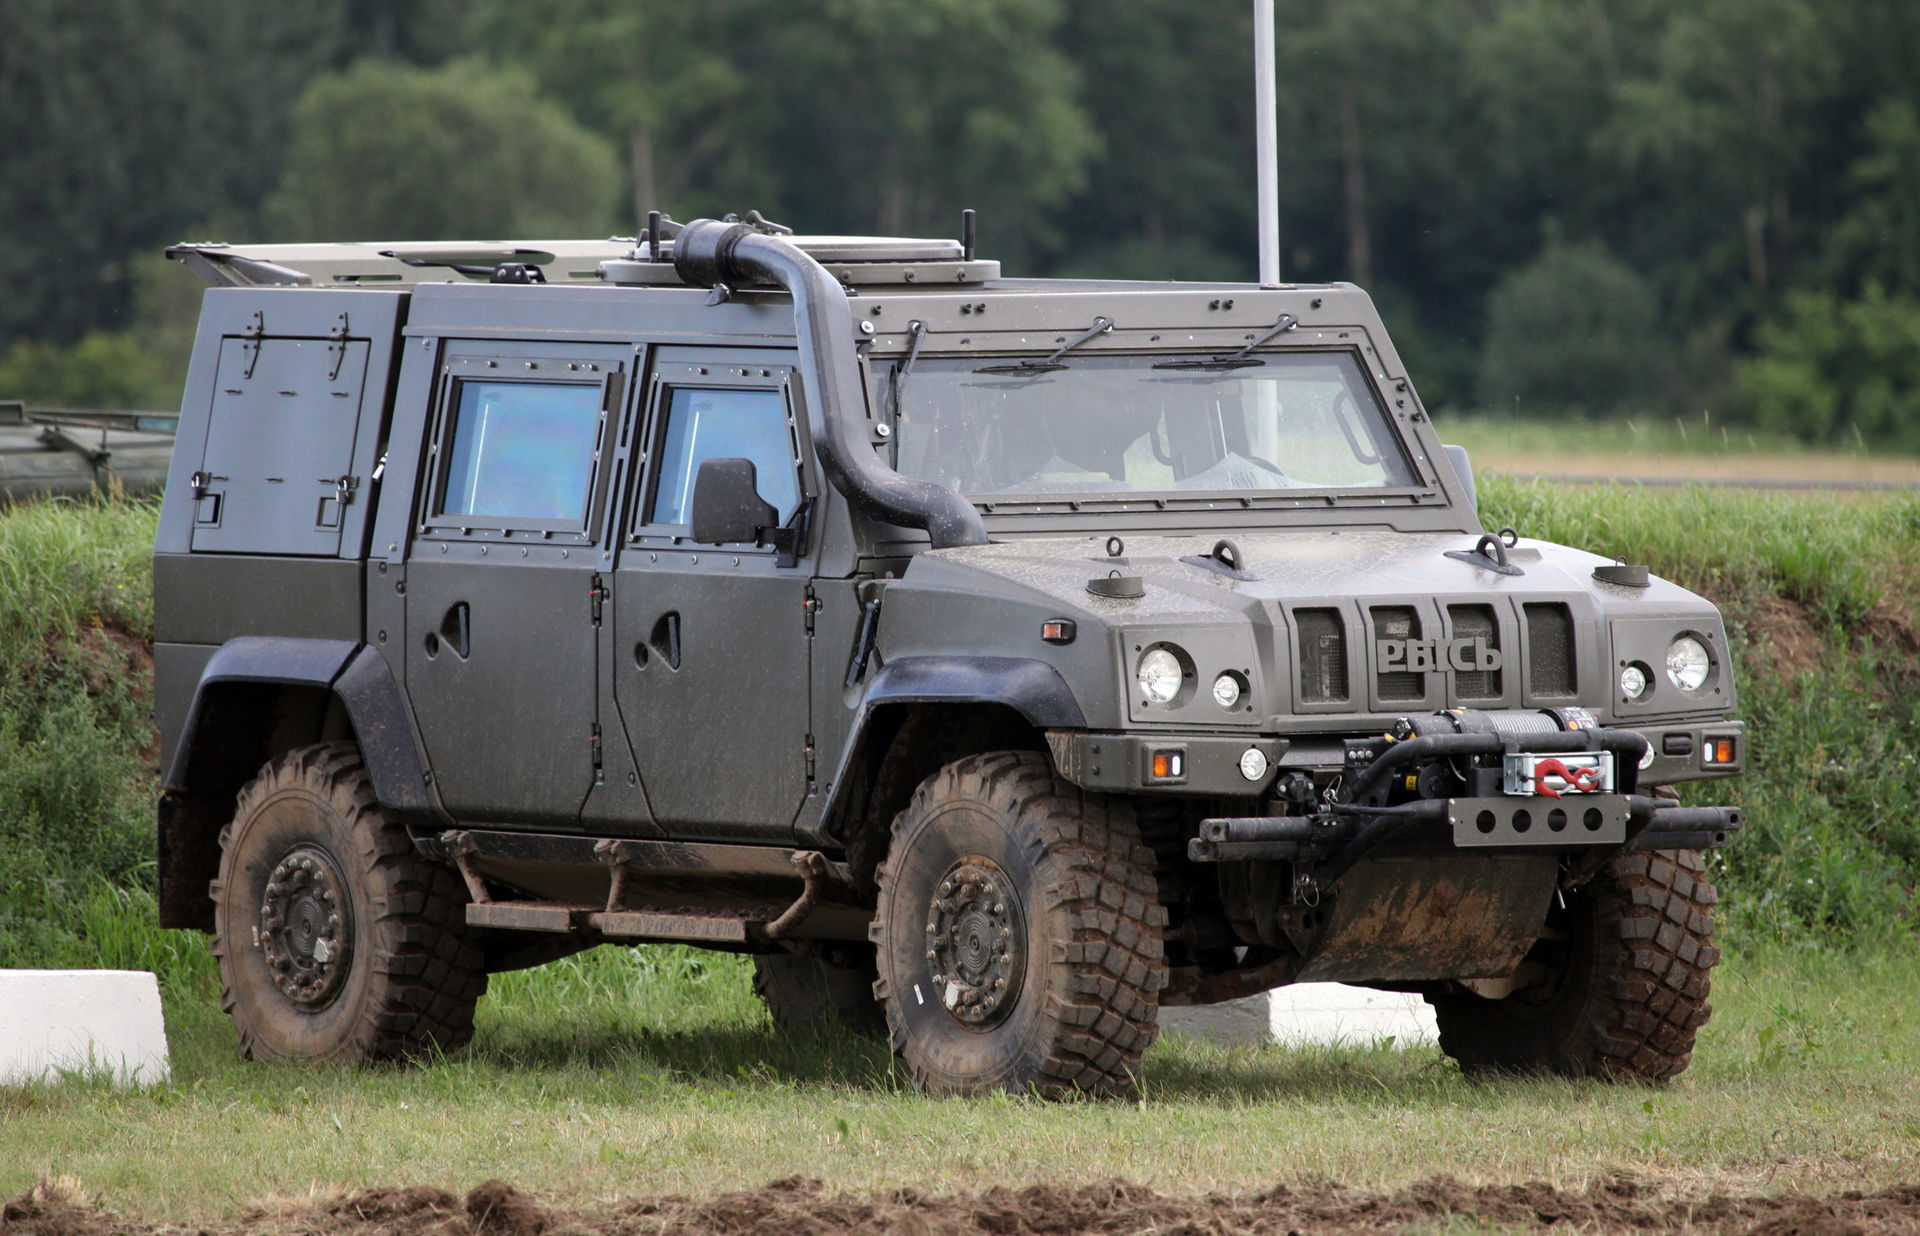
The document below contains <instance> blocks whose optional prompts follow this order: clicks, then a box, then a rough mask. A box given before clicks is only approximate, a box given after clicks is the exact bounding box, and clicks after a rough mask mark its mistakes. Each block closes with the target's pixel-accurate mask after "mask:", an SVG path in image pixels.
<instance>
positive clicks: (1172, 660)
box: [1135, 648, 1184, 704]
mask: <svg viewBox="0 0 1920 1236" xmlns="http://www.w3.org/2000/svg"><path fill="white" fill-rule="evenodd" d="M1183 676H1184V675H1183V674H1182V672H1181V669H1180V658H1179V657H1176V656H1174V655H1173V653H1172V652H1171V651H1170V650H1168V649H1165V648H1149V649H1147V652H1146V655H1144V656H1142V657H1141V658H1140V667H1139V669H1138V671H1137V672H1136V674H1135V677H1137V678H1138V679H1139V681H1140V691H1141V694H1143V695H1145V696H1146V697H1147V702H1148V703H1151V704H1164V703H1166V702H1167V701H1168V700H1171V699H1172V698H1173V697H1174V696H1176V695H1178V694H1180V680H1181V678H1182V677H1183Z"/></svg>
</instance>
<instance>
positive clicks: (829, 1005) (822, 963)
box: [753, 953, 887, 1039]
mask: <svg viewBox="0 0 1920 1236" xmlns="http://www.w3.org/2000/svg"><path fill="white" fill-rule="evenodd" d="M877 977H879V976H878V974H877V973H876V972H875V970H874V966H873V958H872V956H871V955H867V956H865V957H863V959H862V964H860V965H857V966H840V965H835V964H833V963H832V962H830V961H827V960H826V959H825V958H821V957H796V956H794V955H793V954H791V953H774V954H769V955H764V956H757V957H755V958H754V959H753V990H754V994H755V995H757V996H759V997H760V999H761V1001H762V1002H763V1003H764V1004H765V1005H766V1006H767V1012H769V1013H770V1014H772V1015H773V1024H774V1025H776V1026H778V1027H779V1028H780V1029H782V1030H789V1031H794V1032H796V1033H806V1032H809V1031H819V1030H824V1029H826V1028H827V1027H828V1026H841V1027H844V1028H845V1029H847V1030H850V1031H852V1032H853V1033H854V1034H857V1035H859V1036H860V1037H861V1038H866V1039H878V1038H883V1037H885V1035H886V1033H887V1015H886V1013H885V1012H883V1011H882V1010H881V1008H880V1001H879V1000H877V999H875V998H874V994H873V982H874V979H876V978H877Z"/></svg>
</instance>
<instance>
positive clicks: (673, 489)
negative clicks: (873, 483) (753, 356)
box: [648, 386, 800, 524]
mask: <svg viewBox="0 0 1920 1236" xmlns="http://www.w3.org/2000/svg"><path fill="white" fill-rule="evenodd" d="M709 459H750V460H752V461H753V466H754V471H755V473H756V480H757V482H758V485H759V490H760V496H761V497H762V498H765V499H766V500H767V501H768V502H769V503H771V504H772V505H773V506H775V507H777V508H778V509H779V511H780V521H781V522H782V523H785V522H786V520H787V518H788V517H789V516H791V515H792V514H793V512H794V508H796V507H797V506H799V505H800V478H799V474H798V472H797V471H796V468H795V462H794V446H793V433H792V431H791V430H790V429H789V428H788V421H787V406H786V397H785V396H784V395H783V394H782V393H781V392H780V391H777V390H744V389H739V388H733V389H727V388H714V389H701V388H697V387H686V386H681V387H675V388H674V389H673V390H672V391H671V392H669V396H668V400H667V408H666V428H665V432H664V433H663V434H662V436H661V444H660V483H659V485H658V486H657V487H656V488H655V490H654V494H653V507H652V510H651V511H650V513H649V521H648V522H650V523H656V524H686V523H691V522H692V519H693V483H694V479H695V478H696V477H698V476H699V474H700V465H701V464H702V463H704V462H706V461H707V460H709Z"/></svg>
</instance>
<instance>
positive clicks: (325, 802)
mask: <svg viewBox="0 0 1920 1236" xmlns="http://www.w3.org/2000/svg"><path fill="white" fill-rule="evenodd" d="M212 892H213V901H214V936H213V951H214V954H215V956H217V957H218V958H219V962H220V981H221V985H222V988H223V991H222V996H221V1007H223V1008H224V1009H225V1010H226V1011H227V1012H228V1013H229V1014H230V1015H231V1016H232V1017H233V1023H234V1027H235V1029H236V1030H237V1031H238V1032H239V1036H240V1049H241V1051H242V1052H243V1053H244V1054H245V1055H246V1056H247V1057H248V1058H250V1059H273V1058H279V1057H293V1058H300V1059H314V1060H329V1061H337V1062H341V1063H361V1062H370V1061H379V1060H393V1059H399V1058H403V1057H407V1056H414V1055H419V1054H423V1053H431V1052H434V1051H452V1050H454V1049H455V1048H457V1047H460V1046H461V1045H463V1044H464V1043H466V1041H467V1040H468V1039H469V1038H471V1037H472V1034H473V1010H474V1005H475V1003H476V1002H477V1001H478V1000H479V998H480V995H481V993H482V992H484V991H485V990H486V986H487V976H486V970H485V956H484V953H483V951H482V949H481V948H480V946H479V944H478V943H477V942H475V940H473V939H472V938H470V937H469V935H468V932H467V928H466V922H465V918H464V906H465V903H466V894H465V889H464V887H463V885H462V884H461V882H460V879H459V877H458V875H456V874H455V873H454V872H453V871H452V870H451V869H450V868H447V867H444V866H442V865H440V864H437V863H432V862H429V861H427V860H426V859H423V858H421V857H420V856H419V855H418V854H417V853H416V852H415V850H414V847H413V842H412V840H411V839H410V838H409V837H408V836H407V832H406V830H405V829H404V828H401V827H399V826H397V825H395V824H393V823H391V822H389V821H388V820H387V819H386V817H385V816H383V815H382V814H381V812H380V808H379V806H378V805H377V804H376V802H375V801H374V796H373V787H372V784H371V782H370V781H369V779H368V777H367V772H366V768H365V766H364V765H363V764H362V763H361V760H360V753H359V751H358V750H357V749H356V748H355V747H354V745H353V744H352V743H322V744H317V745H315V746H310V747H302V748H299V749H298V750H295V751H292V752H289V753H288V754H287V755H285V756H282V757H281V758H279V759H276V760H273V761H271V762H270V763H268V764H267V765H266V767H264V768H262V769H261V770H260V774H259V776H257V777H255V778H254V779H253V781H251V782H250V783H248V785H247V786H246V788H244V789H243V790H241V791H240V796H239V800H238V802H237V803H236V805H235V810H234V816H233V823H232V824H230V825H228V826H227V828H226V829H225V830H224V831H223V832H222V833H221V835H220V872H219V877H218V878H217V879H216V880H215V881H214V884H213V888H212Z"/></svg>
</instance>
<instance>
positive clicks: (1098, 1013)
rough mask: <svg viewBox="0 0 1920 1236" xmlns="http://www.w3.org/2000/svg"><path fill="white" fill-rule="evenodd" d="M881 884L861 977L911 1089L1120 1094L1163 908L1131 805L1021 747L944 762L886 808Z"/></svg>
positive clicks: (1153, 1030) (1140, 1048) (1147, 1006)
mask: <svg viewBox="0 0 1920 1236" xmlns="http://www.w3.org/2000/svg"><path fill="white" fill-rule="evenodd" d="M879 894H880V895H879V908H878V912H877V914H876V917H875V921H874V926H873V939H874V943H875V945H876V946H877V953H878V955H877V958H876V961H877V964H878V968H879V981H878V983H877V984H876V985H875V991H876V992H877V993H878V995H879V996H880V1001H881V1005H882V1006H883V1007H884V1008H885V1010H886V1017H887V1029H888V1036H889V1039H890V1040H891V1042H892V1045H893V1049H894V1052H895V1053H896V1054H897V1055H898V1056H899V1057H900V1059H901V1061H902V1062H903V1063H904V1064H905V1065H906V1068H907V1071H908V1073H909V1074H910V1075H911V1076H912V1078H913V1080H914V1082H915V1083H916V1084H917V1085H919V1086H920V1087H921V1088H922V1089H925V1090H929V1091H932V1092H934V1093H938V1094H982V1093H986V1092H989V1091H995V1090H1005V1091H1010V1092H1012V1093H1016V1094H1027V1093H1039V1094H1042V1095H1046V1096H1050V1097H1064V1096H1068V1095H1074V1094H1091V1095H1129V1094H1131V1093H1133V1091H1134V1089H1135V1087H1136V1086H1137V1084H1138V1078H1139V1073H1140V1058H1141V1056H1142V1054H1143V1053H1145V1051H1146V1049H1147V1048H1148V1046H1150V1045H1151V1044H1152V1042H1153V1040H1154V1037H1155V1035H1156V1034H1157V1033H1158V1030H1159V996H1160V991H1161V989H1162V988H1163V987H1165V986H1166V981H1167V969H1166V961H1165V958H1164V954H1163V949H1162V940H1161V935H1162V929H1163V928H1164V927H1165V925H1166V921H1167V920H1166V911H1165V909H1164V908H1163V907H1162V906H1161V904H1160V900H1159V897H1158V895H1157V890H1156V888H1155V885H1154V876H1153V854H1152V852H1151V851H1149V850H1148V849H1147V848H1146V847H1145V846H1144V845H1142V844H1141V841H1140V834H1139V831H1138V829H1137V828H1136V827H1135V824H1134V818H1133V810H1132V806H1131V804H1129V803H1128V802H1126V801H1125V800H1124V799H1117V798H1108V797H1105V796H1103V795H1098V794H1088V793H1084V792H1083V791H1081V790H1080V789H1079V788H1077V787H1075V786H1073V785H1071V784H1069V783H1068V782H1065V781H1062V780H1060V779H1059V778H1057V777H1055V776H1054V775H1053V772H1052V770H1051V768H1050V767H1049V766H1048V764H1047V761H1046V759H1045V757H1043V756H1041V755H1038V754H1035V753H1033V752H1013V751H1002V752H996V753H993V754H989V755H979V756H972V757H969V758H967V759H963V760H957V761H955V762H954V763H952V764H949V765H947V766H946V767H945V768H942V769H941V770H940V771H939V772H936V773H935V774H933V776H931V777H929V778H927V780H926V781H924V782H922V783H921V785H920V787H919V789H918V790H916V791H915V792H914V796H913V800H912V802H911V803H909V804H908V806H907V808H906V810H905V811H902V812H901V813H900V816H899V817H898V819H896V820H895V822H894V825H893V840H892V846H891V849H890V850H889V852H888V855H887V860H886V862H885V863H884V864H883V865H882V866H881V868H880V871H879Z"/></svg>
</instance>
